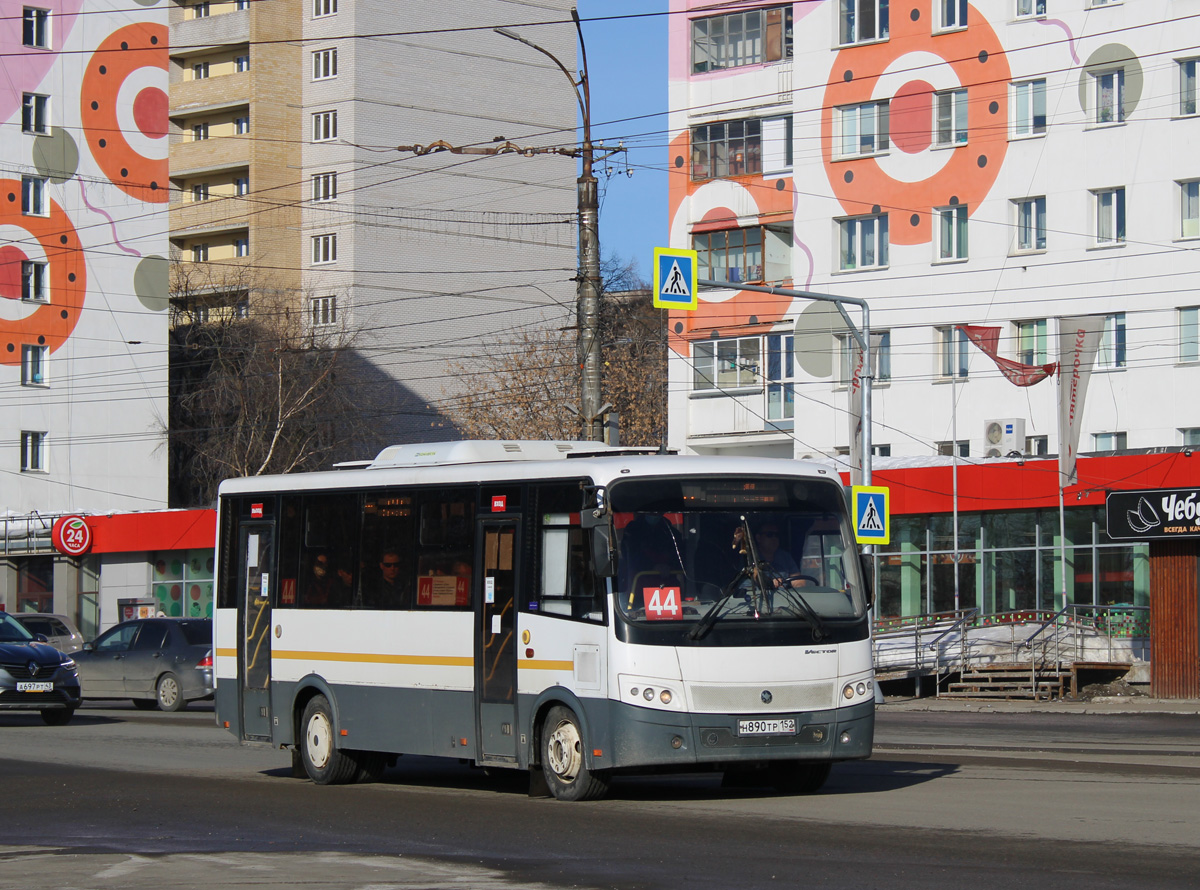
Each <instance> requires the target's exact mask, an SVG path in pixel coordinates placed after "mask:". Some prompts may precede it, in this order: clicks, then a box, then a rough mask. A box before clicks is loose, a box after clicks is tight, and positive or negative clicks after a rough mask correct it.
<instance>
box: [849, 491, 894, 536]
mask: <svg viewBox="0 0 1200 890" xmlns="http://www.w3.org/2000/svg"><path fill="white" fill-rule="evenodd" d="M850 497H851V501H852V502H853V506H854V540H855V541H857V542H858V543H860V544H888V543H891V540H892V510H891V503H890V497H889V490H888V489H887V488H885V487H882V486H878V485H855V486H854V487H853V488H851V489H850Z"/></svg>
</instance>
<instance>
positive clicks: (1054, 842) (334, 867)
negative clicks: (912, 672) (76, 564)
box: [0, 706, 1200, 890]
mask: <svg viewBox="0 0 1200 890" xmlns="http://www.w3.org/2000/svg"><path fill="white" fill-rule="evenodd" d="M193 708H195V706H193ZM876 741H877V750H878V753H877V756H876V757H875V758H873V759H872V760H870V761H867V762H860V763H848V764H841V765H839V766H838V767H836V768H835V770H834V772H833V775H832V776H831V778H830V780H829V783H828V784H827V785H826V787H825V789H824V791H823V792H822V793H820V794H818V795H814V796H810V797H786V796H779V795H777V794H776V793H774V792H771V791H767V790H764V789H744V788H743V789H728V788H722V787H721V785H720V782H719V780H718V779H717V778H716V777H712V776H708V777H696V776H688V777H642V778H628V779H619V780H618V781H616V782H614V784H613V791H612V795H611V797H610V798H609V799H608V800H605V801H601V802H597V803H588V804H563V803H560V802H557V801H553V800H547V799H531V798H529V797H528V796H527V795H526V794H525V790H524V787H523V785H522V783H521V782H520V781H519V777H513V776H508V777H506V776H499V777H496V776H489V775H487V774H485V773H484V772H483V771H481V770H476V769H471V768H468V767H467V766H465V765H462V764H459V763H458V762H456V761H444V760H435V759H426V758H409V757H406V758H401V760H400V763H399V764H398V765H397V766H396V767H395V768H394V769H391V770H389V771H388V772H387V774H386V775H385V776H384V779H383V781H381V782H379V783H377V784H373V785H357V786H346V787H317V786H314V785H312V784H311V783H310V782H308V781H306V780H299V779H294V778H291V777H290V758H289V757H288V756H287V754H286V753H283V752H278V751H272V750H269V749H265V748H256V747H241V746H239V745H237V743H236V741H235V740H233V739H232V737H230V736H228V735H227V734H225V733H224V732H222V731H221V730H219V729H217V728H216V727H215V725H214V720H213V714H212V711H211V710H195V709H190V710H188V711H184V712H182V713H178V714H158V713H147V712H141V711H135V710H133V709H131V708H95V707H87V708H85V709H83V710H81V711H80V712H79V713H78V714H77V715H76V717H75V720H73V721H72V723H71V724H69V725H68V726H66V727H48V726H44V725H43V724H42V723H41V720H40V719H39V718H38V716H37V715H36V714H29V715H24V714H16V713H0V783H2V785H0V787H3V789H4V793H3V794H2V795H0V826H3V833H2V834H0V888H8V887H13V888H18V887H19V888H22V890H40V888H88V890H95V888H107V887H112V888H121V890H126V888H129V890H140V888H156V890H158V888H165V887H171V888H180V890H184V888H193V887H194V888H200V887H204V888H206V890H209V888H214V887H254V888H276V887H278V888H283V887H304V888H306V890H307V888H318V890H320V888H326V887H328V888H371V890H382V888H388V887H396V888H409V887H412V888H460V887H461V888H467V887H481V888H493V887H495V888H510V887H543V886H544V887H555V888H560V887H614V888H684V887H687V888H692V887H699V888H708V887H712V888H717V887H720V888H722V890H725V888H729V887H738V888H745V887H777V886H803V887H812V886H815V887H852V888H870V887H881V888H882V887H887V888H909V887H912V888H917V887H921V888H927V887H963V886H967V887H970V888H972V890H981V888H992V887H996V888H1000V887H1003V888H1013V887H1038V888H1043V887H1050V888H1058V887H1063V888H1084V887H1086V888H1088V890H1096V888H1110V887H1112V888H1116V887H1121V888H1125V887H1130V886H1133V885H1135V884H1136V885H1137V886H1138V887H1139V888H1159V887H1162V888H1183V887H1188V888H1192V887H1195V886H1196V882H1197V875H1198V874H1200V756H1198V755H1200V717H1197V716H1190V717H1182V716H1169V715H1138V716H1089V715H1054V714H1003V715H991V714H982V715H977V714H943V713H907V712H896V711H889V710H888V708H887V706H884V708H883V709H881V714H880V719H879V725H878V731H877V735H876Z"/></svg>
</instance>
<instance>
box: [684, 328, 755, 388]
mask: <svg viewBox="0 0 1200 890" xmlns="http://www.w3.org/2000/svg"><path fill="white" fill-rule="evenodd" d="M759 352H760V340H759V338H758V337H741V338H738V339H734V340H706V341H703V342H699V343H693V344H692V362H693V365H692V386H693V388H694V389H700V390H702V389H732V388H737V387H744V386H758V385H759V382H760V377H759V373H758V367H759Z"/></svg>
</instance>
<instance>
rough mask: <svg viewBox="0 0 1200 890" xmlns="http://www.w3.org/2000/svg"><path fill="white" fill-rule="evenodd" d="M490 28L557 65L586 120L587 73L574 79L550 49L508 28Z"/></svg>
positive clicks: (585, 68)
mask: <svg viewBox="0 0 1200 890" xmlns="http://www.w3.org/2000/svg"><path fill="white" fill-rule="evenodd" d="M576 25H577V26H578V21H576ZM492 30H493V31H495V32H496V33H497V34H499V35H500V36H501V37H507V38H508V39H509V40H515V41H517V43H523V44H525V45H526V46H528V47H530V48H531V49H536V50H537V51H538V52H539V53H541V54H542V55H543V56H545V57H546V58H547V59H549V60H550V61H551V62H553V63H554V64H555V65H557V66H558V70H559V71H561V72H562V73H563V74H564V75H566V78H567V80H569V81H570V82H571V86H572V88H573V89H574V90H575V101H577V102H578V103H579V110H580V112H581V113H582V114H583V119H584V120H585V121H586V120H587V116H588V111H587V100H586V90H587V75H586V73H585V74H584V76H583V77H582V78H580V80H578V81H576V80H575V76H574V75H573V74H571V72H570V71H568V70H567V66H566V65H564V64H563V63H562V62H560V61H559V60H558V56H556V55H554V53H552V52H550V50H548V49H542V48H541V47H540V46H538V45H537V44H536V43H534V42H533V41H532V40H526V39H525V38H524V37H522V36H521V35H520V34H518V33H516V32H515V31H510V30H508V28H492ZM584 58H585V60H586V58H587V57H586V55H585V56H584ZM586 70H587V63H586V61H585V62H584V71H585V72H586ZM580 85H582V86H583V89H584V91H585V92H583V93H581V92H580V91H579V87H580Z"/></svg>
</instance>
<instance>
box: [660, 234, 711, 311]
mask: <svg viewBox="0 0 1200 890" xmlns="http://www.w3.org/2000/svg"><path fill="white" fill-rule="evenodd" d="M699 265H700V263H699V257H698V256H697V254H696V251H694V250H682V249H675V248H671V247H656V248H654V305H655V307H657V308H659V309H695V308H696V305H697V299H696V280H697V269H698V267H699Z"/></svg>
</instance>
